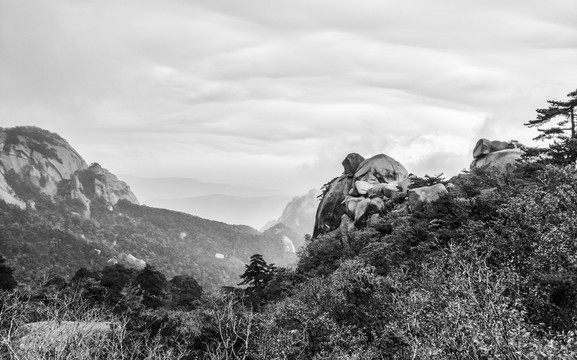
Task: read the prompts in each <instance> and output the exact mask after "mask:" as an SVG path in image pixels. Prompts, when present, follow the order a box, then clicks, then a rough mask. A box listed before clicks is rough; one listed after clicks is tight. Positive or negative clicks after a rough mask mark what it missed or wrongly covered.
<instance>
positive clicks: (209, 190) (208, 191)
mask: <svg viewBox="0 0 577 360" xmlns="http://www.w3.org/2000/svg"><path fill="white" fill-rule="evenodd" d="M120 177H121V178H122V179H123V180H125V181H127V182H128V183H130V188H131V189H132V191H134V193H135V194H137V195H138V198H139V199H141V201H142V203H144V204H146V205H149V206H154V207H162V208H165V209H171V210H176V211H182V212H186V213H189V214H192V215H196V216H200V217H203V218H206V219H211V220H216V221H223V222H226V223H229V224H245V225H249V226H252V227H254V228H257V229H258V228H260V227H261V226H262V225H263V224H264V223H265V222H266V221H268V220H269V219H270V214H274V213H280V212H281V211H282V209H283V207H284V205H285V204H286V203H287V201H289V200H290V196H289V195H287V194H286V193H284V192H283V191H281V190H277V189H264V188H256V187H246V186H237V185H230V184H218V183H207V182H202V181H198V180H196V179H191V178H149V179H147V178H140V177H134V176H130V175H121V176H120Z"/></svg>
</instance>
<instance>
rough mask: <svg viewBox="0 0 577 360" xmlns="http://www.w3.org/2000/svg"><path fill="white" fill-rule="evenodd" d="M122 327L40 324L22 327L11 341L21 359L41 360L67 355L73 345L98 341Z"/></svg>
mask: <svg viewBox="0 0 577 360" xmlns="http://www.w3.org/2000/svg"><path fill="white" fill-rule="evenodd" d="M115 326H119V324H115V323H111V322H87V321H40V322H35V323H29V324H24V325H22V326H20V327H19V328H18V329H17V331H16V333H15V334H14V336H13V337H12V339H11V348H12V349H13V351H14V352H15V355H16V356H17V357H18V359H30V360H32V359H39V358H43V357H44V356H45V355H46V354H49V353H54V354H63V353H64V352H65V351H66V348H67V347H68V346H71V345H75V344H71V342H78V341H83V342H86V341H94V342H95V343H96V342H97V341H98V340H99V339H102V338H104V337H106V336H108V335H109V334H111V333H112V331H113V329H114V327H115Z"/></svg>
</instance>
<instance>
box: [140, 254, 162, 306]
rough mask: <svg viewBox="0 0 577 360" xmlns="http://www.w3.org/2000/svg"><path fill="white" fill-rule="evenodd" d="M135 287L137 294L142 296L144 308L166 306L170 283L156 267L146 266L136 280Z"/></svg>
mask: <svg viewBox="0 0 577 360" xmlns="http://www.w3.org/2000/svg"><path fill="white" fill-rule="evenodd" d="M134 287H135V288H136V289H137V294H139V295H142V303H143V304H144V306H147V307H150V308H153V309H156V308H158V307H161V306H164V300H165V298H166V295H167V294H166V289H167V287H168V281H166V276H164V274H163V273H161V272H160V271H158V270H156V268H155V267H154V266H152V265H149V264H146V266H145V267H144V269H142V270H141V271H140V272H139V273H138V275H137V276H136V279H134Z"/></svg>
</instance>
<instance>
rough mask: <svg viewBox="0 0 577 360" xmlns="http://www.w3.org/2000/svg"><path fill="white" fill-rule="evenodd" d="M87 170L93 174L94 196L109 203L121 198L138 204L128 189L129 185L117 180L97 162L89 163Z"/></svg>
mask: <svg viewBox="0 0 577 360" xmlns="http://www.w3.org/2000/svg"><path fill="white" fill-rule="evenodd" d="M88 171H90V172H91V173H92V174H94V189H93V192H94V197H96V198H102V199H104V200H106V202H108V203H109V204H116V203H117V202H118V200H121V199H124V200H128V201H130V202H131V203H133V204H138V199H136V196H135V195H134V194H133V193H132V191H130V187H129V186H128V185H127V184H126V183H125V182H124V181H120V180H118V178H117V177H116V176H115V175H114V174H112V173H111V172H110V171H108V170H106V169H104V168H102V166H100V165H99V164H97V163H94V164H92V165H90V167H89V168H88Z"/></svg>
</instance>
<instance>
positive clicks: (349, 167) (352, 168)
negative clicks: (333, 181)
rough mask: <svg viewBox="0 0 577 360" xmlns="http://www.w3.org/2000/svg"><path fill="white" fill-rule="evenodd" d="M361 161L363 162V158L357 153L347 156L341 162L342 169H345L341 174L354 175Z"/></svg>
mask: <svg viewBox="0 0 577 360" xmlns="http://www.w3.org/2000/svg"><path fill="white" fill-rule="evenodd" d="M363 161H365V158H364V157H362V156H361V155H359V154H357V153H350V154H348V155H347V157H346V158H345V159H344V160H343V162H342V164H343V168H344V169H345V171H344V172H343V174H345V175H347V174H350V175H354V173H355V172H356V171H357V168H358V167H359V165H360V164H361V163H362V162H363Z"/></svg>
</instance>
